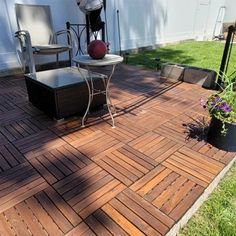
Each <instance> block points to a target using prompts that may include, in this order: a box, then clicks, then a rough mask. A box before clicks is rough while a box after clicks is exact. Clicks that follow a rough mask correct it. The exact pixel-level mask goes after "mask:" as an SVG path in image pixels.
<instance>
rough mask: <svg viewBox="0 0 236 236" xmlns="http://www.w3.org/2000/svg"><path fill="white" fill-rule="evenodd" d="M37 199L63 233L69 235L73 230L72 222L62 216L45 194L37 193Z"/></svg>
mask: <svg viewBox="0 0 236 236" xmlns="http://www.w3.org/2000/svg"><path fill="white" fill-rule="evenodd" d="M36 198H37V200H38V201H39V202H40V204H41V205H42V206H43V208H44V209H45V210H46V211H47V213H48V214H49V215H50V216H51V218H52V219H53V221H54V222H55V223H56V224H57V225H58V227H59V228H60V229H61V231H62V232H63V233H67V232H69V231H70V230H71V229H72V228H73V226H72V224H71V223H70V221H69V220H68V219H67V218H66V217H65V216H64V215H63V214H62V212H61V211H60V210H59V209H58V208H57V207H56V206H55V204H54V203H53V202H52V201H51V199H50V198H49V197H48V196H47V195H46V194H45V193H44V192H40V193H37V194H36Z"/></svg>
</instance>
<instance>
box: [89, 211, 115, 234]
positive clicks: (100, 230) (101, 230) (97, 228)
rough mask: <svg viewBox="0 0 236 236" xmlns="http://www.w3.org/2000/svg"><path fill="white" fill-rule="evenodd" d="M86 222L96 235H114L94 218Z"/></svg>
mask: <svg viewBox="0 0 236 236" xmlns="http://www.w3.org/2000/svg"><path fill="white" fill-rule="evenodd" d="M85 222H86V223H87V224H88V225H89V226H90V228H91V229H93V231H94V232H95V234H96V235H102V236H112V234H111V233H110V232H109V231H108V230H107V229H106V228H105V227H104V226H103V225H102V224H101V223H100V222H99V221H98V220H97V219H96V218H95V217H94V216H93V215H91V216H89V217H88V218H87V219H86V220H85Z"/></svg>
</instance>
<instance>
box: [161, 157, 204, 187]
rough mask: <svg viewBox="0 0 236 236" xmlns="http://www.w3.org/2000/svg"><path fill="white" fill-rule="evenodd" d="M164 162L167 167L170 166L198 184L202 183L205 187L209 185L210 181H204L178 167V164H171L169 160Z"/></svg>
mask: <svg viewBox="0 0 236 236" xmlns="http://www.w3.org/2000/svg"><path fill="white" fill-rule="evenodd" d="M162 164H163V165H164V166H166V167H167V168H169V169H171V170H173V171H175V172H176V173H178V174H179V175H182V176H184V177H186V178H188V179H190V180H192V181H193V182H195V183H196V184H199V185H201V186H202V187H205V188H206V187H207V186H208V183H207V182H205V181H203V180H201V179H199V178H197V177H195V176H193V175H191V174H190V173H188V172H186V171H184V170H182V169H181V168H180V167H178V166H176V165H173V164H171V163H169V162H167V161H164V162H163V163H162Z"/></svg>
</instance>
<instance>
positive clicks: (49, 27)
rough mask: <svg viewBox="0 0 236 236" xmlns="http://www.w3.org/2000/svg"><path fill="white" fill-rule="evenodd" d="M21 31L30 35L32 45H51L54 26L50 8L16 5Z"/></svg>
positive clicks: (45, 6)
mask: <svg viewBox="0 0 236 236" xmlns="http://www.w3.org/2000/svg"><path fill="white" fill-rule="evenodd" d="M15 11H16V19H17V24H18V29H19V30H27V31H29V33H30V37H31V42H32V45H44V44H50V43H52V40H53V24H52V18H51V11H50V6H48V5H28V4H27V5H26V4H15Z"/></svg>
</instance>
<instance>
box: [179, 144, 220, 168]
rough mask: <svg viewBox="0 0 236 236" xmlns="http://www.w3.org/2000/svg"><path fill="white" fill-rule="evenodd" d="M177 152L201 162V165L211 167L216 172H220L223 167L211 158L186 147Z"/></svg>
mask: <svg viewBox="0 0 236 236" xmlns="http://www.w3.org/2000/svg"><path fill="white" fill-rule="evenodd" d="M179 152H182V153H183V154H185V155H187V156H190V157H191V158H193V159H194V158H195V159H196V160H199V161H201V162H202V163H203V164H206V165H211V166H212V168H214V169H216V170H218V171H219V170H221V169H222V168H223V167H224V165H223V164H222V163H220V162H218V161H216V160H214V159H212V158H209V157H206V156H205V155H202V154H199V153H198V152H195V151H193V150H191V149H189V148H187V147H182V148H181V149H180V150H179Z"/></svg>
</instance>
